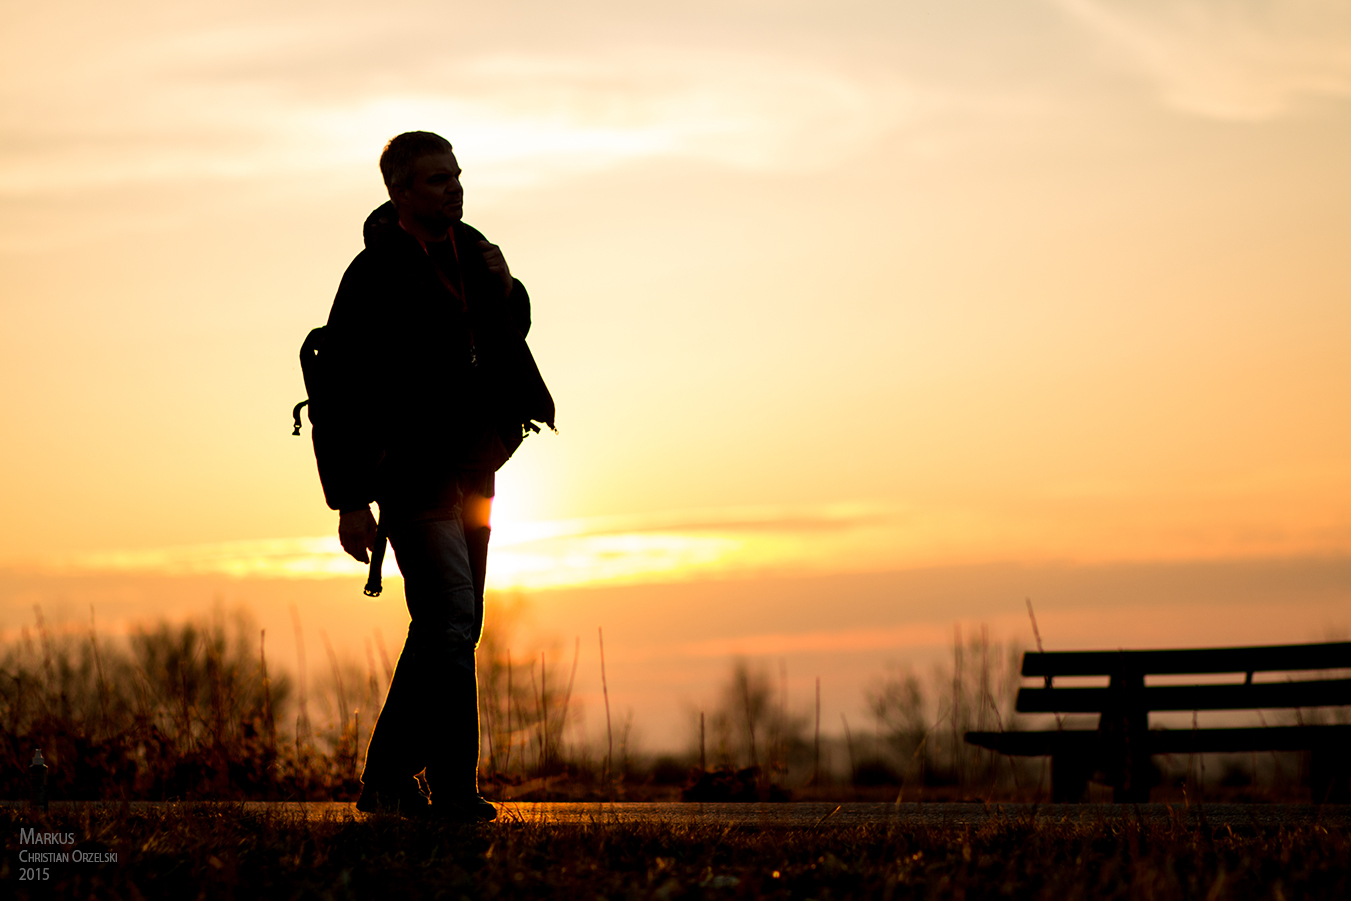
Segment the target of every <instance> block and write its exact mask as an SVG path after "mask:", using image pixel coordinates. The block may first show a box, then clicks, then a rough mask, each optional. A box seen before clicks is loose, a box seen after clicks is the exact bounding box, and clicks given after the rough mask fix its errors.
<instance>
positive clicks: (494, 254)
mask: <svg viewBox="0 0 1351 901" xmlns="http://www.w3.org/2000/svg"><path fill="white" fill-rule="evenodd" d="M478 249H479V250H480V251H481V252H482V253H483V262H485V263H487V264H488V271H489V272H491V273H492V274H493V275H495V276H497V277H498V278H500V279H501V280H502V293H503V294H504V295H506V294H510V293H511V269H509V268H508V267H507V260H506V258H505V257H503V256H502V248H500V247H498V246H497V245H496V244H493V243H491V242H489V241H480V242H478Z"/></svg>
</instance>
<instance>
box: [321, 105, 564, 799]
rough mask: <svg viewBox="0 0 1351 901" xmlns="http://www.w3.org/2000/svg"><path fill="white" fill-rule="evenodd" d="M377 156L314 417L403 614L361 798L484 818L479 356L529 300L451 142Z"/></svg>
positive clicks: (351, 517) (487, 454) (518, 327)
mask: <svg viewBox="0 0 1351 901" xmlns="http://www.w3.org/2000/svg"><path fill="white" fill-rule="evenodd" d="M380 171H381V173H382V175H383V176H384V181H385V186H386V188H387V189H388V191H389V198H390V199H389V202H388V203H386V204H384V205H383V206H381V207H379V208H378V209H376V210H375V211H374V212H373V213H371V215H370V216H369V217H368V218H367V219H366V223H365V228H364V236H365V243H366V248H365V250H363V251H362V252H361V253H360V254H358V255H357V257H356V259H354V260H353V261H352V263H351V265H350V266H349V267H348V268H347V271H346V272H345V273H344V275H343V278H342V283H341V285H340V286H339V288H338V293H337V296H336V298H335V299H334V301H333V309H332V312H331V313H330V315H329V320H328V325H327V327H326V328H325V331H324V339H323V346H322V350H321V356H322V358H323V360H324V367H325V372H326V377H327V378H328V383H327V384H328V385H329V394H330V397H331V399H330V400H329V402H328V404H327V406H326V408H325V409H324V410H323V411H322V414H321V417H320V419H319V422H318V423H316V424H315V427H314V432H313V435H314V446H315V456H316V458H317V460H318V464H319V474H320V478H321V480H322V482H323V486H324V494H325V498H326V500H327V501H328V504H329V506H330V507H332V508H333V509H335V510H338V511H339V519H338V537H339V539H340V541H341V542H342V547H343V549H344V550H345V551H346V552H347V553H348V554H350V555H351V556H353V557H355V558H356V559H357V560H359V561H361V562H363V563H365V562H368V561H369V556H368V554H369V552H371V551H372V550H374V548H375V545H376V539H377V534H376V532H377V528H376V522H375V518H374V516H373V515H372V513H371V509H370V504H371V502H373V501H374V502H377V503H378V504H379V507H380V514H381V522H382V525H383V526H384V528H385V530H386V531H387V533H388V535H389V540H390V544H391V546H392V547H393V549H394V554H395V558H396V560H397V561H398V565H399V570H400V571H401V572H402V574H403V577H404V593H405V596H406V599H407V602H408V612H409V614H410V617H411V622H410V624H409V627H408V636H407V639H406V641H405V643H404V647H403V651H402V653H401V654H400V655H399V662H398V666H397V667H396V669H395V673H394V678H393V680H392V682H391V683H390V687H389V693H388V695H387V696H386V698H385V704H384V707H383V709H382V710H381V711H380V716H379V719H378V720H377V722H376V725H375V731H374V733H373V734H372V735H371V742H370V746H369V748H368V749H367V753H366V767H365V771H364V772H363V774H362V783H363V789H362V793H361V798H360V799H359V800H358V801H357V809H358V810H361V811H366V812H373V811H397V812H400V813H403V814H405V815H416V814H425V813H432V814H435V815H438V816H444V817H448V818H452V819H456V820H461V821H474V820H489V819H492V818H493V817H495V816H496V814H497V811H496V809H495V808H494V807H493V806H492V805H491V804H489V803H488V802H487V801H485V800H483V798H482V797H481V796H480V795H479V792H478V749H479V732H478V726H479V719H478V685H477V679H476V676H475V667H474V650H475V648H476V646H477V644H478V640H479V637H480V635H481V633H482V629H483V586H484V574H485V569H486V561H487V550H488V536H489V524H488V522H489V520H488V512H489V508H490V505H491V498H492V496H493V489H494V485H493V473H494V471H495V470H496V468H497V466H499V465H500V464H501V463H502V461H503V460H504V459H505V457H506V456H509V454H510V450H511V449H510V448H505V447H504V445H503V441H502V437H501V433H500V432H499V430H498V429H496V428H494V427H493V426H492V425H490V423H491V421H492V419H491V415H490V412H488V411H486V407H487V404H486V402H485V397H487V396H489V395H491V393H492V391H493V389H494V386H493V385H492V384H485V381H491V380H492V379H493V378H494V377H495V376H494V375H492V374H491V373H493V372H496V370H493V369H491V368H489V367H486V366H485V365H483V364H482V361H481V360H480V357H481V356H483V355H484V354H485V348H491V347H495V346H499V345H500V344H501V341H500V340H497V339H495V338H494V336H497V337H498V338H500V337H501V336H504V335H505V336H508V337H510V336H515V337H514V339H512V340H515V341H517V342H520V346H521V347H524V342H523V340H522V339H523V336H524V335H525V333H526V332H527V331H529V328H530V299H529V296H528V295H527V294H526V291H525V288H524V287H523V286H522V285H521V283H520V282H519V281H517V280H516V279H514V278H513V277H512V275H511V271H510V269H509V268H508V267H507V263H506V260H505V259H504V258H503V256H502V252H501V250H500V249H498V247H497V246H496V245H494V244H491V243H489V242H488V241H487V240H486V239H485V238H484V237H483V235H482V234H480V233H479V232H478V231H476V230H475V229H473V228H472V227H470V226H468V225H466V224H465V223H463V222H462V221H461V216H462V214H463V208H464V192H463V190H462V188H461V186H460V166H459V164H458V162H457V161H456V159H455V154H454V152H453V150H452V148H451V145H450V142H448V141H446V140H445V139H444V138H442V137H441V136H439V135H435V134H432V133H430V132H407V133H405V134H401V135H398V136H397V137H395V138H394V139H392V140H391V141H390V142H389V144H388V145H387V146H386V147H385V150H384V152H383V153H382V154H381V156H380ZM495 342H496V343H495ZM487 353H488V354H489V355H491V351H488V352H487ZM527 356H528V352H527ZM537 377H538V374H537V371H536V378H537ZM539 384H540V387H541V388H542V387H543V383H542V382H540V383H539ZM545 396H546V397H547V389H546V390H545ZM549 403H550V405H551V404H552V401H550V402H549ZM311 409H312V410H313V407H312V408H311ZM311 418H312V419H313V412H312V413H311ZM548 418H549V420H550V421H552V411H551V408H550V414H549V417H548ZM517 440H519V438H518V439H517ZM381 540H383V539H381ZM424 771H425V772H424ZM419 773H423V774H424V778H425V780H426V784H427V786H428V787H429V789H430V790H431V792H432V800H431V802H430V803H429V801H428V798H427V796H426V795H425V794H424V793H423V792H422V789H421V787H420V786H419V784H418V781H417V779H416V776H417V774H419Z"/></svg>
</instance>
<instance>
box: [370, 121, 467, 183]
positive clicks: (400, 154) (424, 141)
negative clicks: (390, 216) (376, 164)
mask: <svg viewBox="0 0 1351 901" xmlns="http://www.w3.org/2000/svg"><path fill="white" fill-rule="evenodd" d="M450 149H451V147H450V142H449V141H447V140H446V139H445V138H443V137H441V136H440V135H438V134H433V133H432V132H430V131H405V132H404V133H403V134H401V135H395V136H394V137H392V138H390V139H389V143H388V144H386V145H385V149H384V151H383V152H382V153H381V154H380V174H381V175H383V176H384V177H385V187H386V188H392V187H394V186H396V185H397V186H399V187H407V186H408V185H409V184H410V183H411V182H412V181H413V164H414V163H415V162H417V161H418V160H419V159H421V158H422V157H424V156H432V155H433V154H438V153H445V152H446V151H448V150H450Z"/></svg>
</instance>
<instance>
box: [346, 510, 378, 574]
mask: <svg viewBox="0 0 1351 901" xmlns="http://www.w3.org/2000/svg"><path fill="white" fill-rule="evenodd" d="M338 541H340V542H341V543H342V549H343V550H344V551H346V552H347V553H349V554H351V555H352V556H353V557H355V558H356V559H357V560H359V561H360V562H362V563H370V562H371V558H370V555H369V554H368V553H367V552H368V551H373V550H375V517H374V516H372V515H371V508H370V507H367V508H366V509H365V510H344V511H343V512H341V513H339V514H338Z"/></svg>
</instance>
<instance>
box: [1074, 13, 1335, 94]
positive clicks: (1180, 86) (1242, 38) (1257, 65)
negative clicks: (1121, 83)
mask: <svg viewBox="0 0 1351 901" xmlns="http://www.w3.org/2000/svg"><path fill="white" fill-rule="evenodd" d="M1051 2H1053V3H1054V4H1055V5H1056V6H1058V7H1060V8H1061V9H1063V10H1064V11H1065V12H1066V13H1068V14H1069V15H1071V16H1072V17H1073V18H1075V19H1077V20H1078V21H1080V22H1082V23H1083V24H1084V25H1086V26H1088V27H1089V28H1090V29H1091V30H1092V31H1094V32H1095V33H1097V34H1098V35H1100V36H1101V37H1102V38H1103V39H1105V40H1106V41H1107V42H1108V43H1109V44H1110V45H1111V46H1112V47H1114V48H1115V49H1116V50H1117V51H1118V52H1120V53H1121V54H1123V55H1124V57H1125V59H1126V60H1127V61H1128V63H1129V64H1130V65H1132V66H1134V67H1136V68H1138V69H1139V70H1141V71H1143V72H1144V73H1146V74H1147V75H1148V76H1150V77H1151V78H1153V79H1154V80H1155V81H1156V82H1157V83H1158V85H1159V88H1160V90H1161V91H1162V93H1163V96H1164V98H1165V99H1166V100H1167V102H1168V103H1170V104H1171V105H1173V106H1175V107H1177V108H1179V109H1183V110H1187V111H1189V112H1193V113H1198V114H1201V115H1204V116H1210V117H1214V118H1220V119H1240V120H1243V119H1248V120H1260V119H1268V118H1271V117H1273V116H1277V115H1281V114H1283V113H1286V112H1287V111H1289V110H1290V109H1291V108H1292V107H1294V106H1295V105H1296V104H1297V103H1298V102H1300V101H1301V100H1302V99H1305V98H1310V97H1318V96H1324V97H1327V96H1332V97H1346V96H1351V6H1348V5H1347V4H1346V3H1343V2H1339V0H1298V2H1290V0H1252V2H1242V3H1237V2H1228V0H1181V2H1179V0H1138V2H1136V0H1132V2H1122V0H1051Z"/></svg>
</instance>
